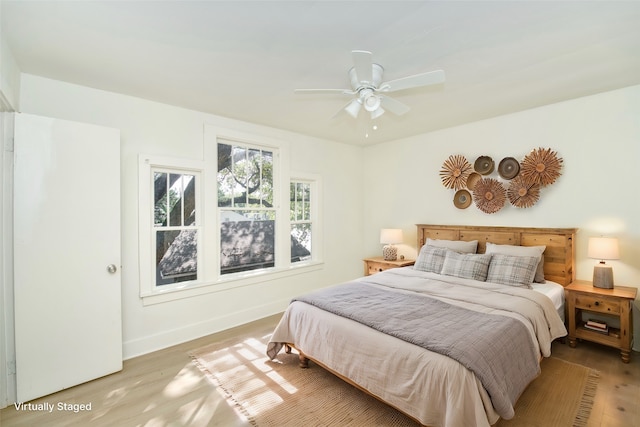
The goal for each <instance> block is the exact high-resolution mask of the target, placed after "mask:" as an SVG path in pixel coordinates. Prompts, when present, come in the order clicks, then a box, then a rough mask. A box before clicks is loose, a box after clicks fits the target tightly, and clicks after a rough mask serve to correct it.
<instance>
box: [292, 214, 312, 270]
mask: <svg viewBox="0 0 640 427" xmlns="http://www.w3.org/2000/svg"><path fill="white" fill-rule="evenodd" d="M308 259H311V224H309V223H306V224H294V225H292V226H291V262H298V261H306V260H308Z"/></svg>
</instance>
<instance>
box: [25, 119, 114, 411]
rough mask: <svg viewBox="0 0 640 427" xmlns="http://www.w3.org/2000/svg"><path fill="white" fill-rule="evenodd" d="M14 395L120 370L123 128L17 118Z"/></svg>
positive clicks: (42, 391) (39, 392)
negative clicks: (121, 137) (121, 143)
mask: <svg viewBox="0 0 640 427" xmlns="http://www.w3.org/2000/svg"><path fill="white" fill-rule="evenodd" d="M14 153H15V163H14V287H15V288H14V298H15V341H16V386H17V400H18V401H19V402H25V401H28V400H32V399H34V398H37V397H40V396H44V395H47V394H50V393H53V392H56V391H59V390H62V389H64V388H68V387H71V386H74V385H76V384H80V383H83V382H86V381H89V380H92V379H94V378H98V377H101V376H104V375H107V374H110V373H113V372H116V371H119V370H121V369H122V319H121V300H120V294H121V290H120V132H119V130H117V129H110V128H105V127H100V126H95V125H88V124H83V123H75V122H69V121H65V120H58V119H51V118H46V117H38V116H33V115H27V114H16V115H15V145H14Z"/></svg>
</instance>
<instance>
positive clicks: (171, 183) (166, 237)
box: [153, 170, 199, 286]
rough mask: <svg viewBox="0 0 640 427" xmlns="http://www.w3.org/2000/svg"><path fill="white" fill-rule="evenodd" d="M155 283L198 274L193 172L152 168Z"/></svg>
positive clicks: (178, 279) (157, 284)
mask: <svg viewBox="0 0 640 427" xmlns="http://www.w3.org/2000/svg"><path fill="white" fill-rule="evenodd" d="M153 189H154V195H153V197H154V206H153V218H154V219H153V227H154V232H153V242H154V244H153V246H154V247H155V270H156V286H163V285H167V284H171V283H178V282H184V281H190V280H197V278H198V239H199V235H198V234H199V230H198V228H199V227H197V225H196V218H197V213H196V176H195V175H194V174H193V173H180V172H177V171H161V170H153Z"/></svg>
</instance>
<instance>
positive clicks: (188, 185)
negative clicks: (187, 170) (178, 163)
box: [182, 175, 196, 225]
mask: <svg viewBox="0 0 640 427" xmlns="http://www.w3.org/2000/svg"><path fill="white" fill-rule="evenodd" d="M182 179H183V184H184V195H183V203H182V209H183V218H184V225H194V224H195V223H196V180H195V179H194V176H193V175H183V178H182Z"/></svg>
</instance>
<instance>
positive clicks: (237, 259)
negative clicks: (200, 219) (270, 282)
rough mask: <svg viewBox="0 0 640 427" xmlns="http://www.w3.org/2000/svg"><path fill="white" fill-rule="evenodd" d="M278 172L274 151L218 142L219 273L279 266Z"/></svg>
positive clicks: (235, 143) (228, 142)
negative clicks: (277, 246) (277, 232)
mask: <svg viewBox="0 0 640 427" xmlns="http://www.w3.org/2000/svg"><path fill="white" fill-rule="evenodd" d="M273 172H274V149H272V148H269V149H266V148H261V147H256V146H247V145H241V144H239V143H237V142H230V141H220V142H218V180H217V181H218V183H217V184H218V210H219V219H220V224H219V230H220V274H230V273H238V272H242V271H249V270H256V269H265V268H272V267H274V265H275V258H276V222H277V211H276V208H275V207H274V192H276V189H275V187H274V179H273Z"/></svg>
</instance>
